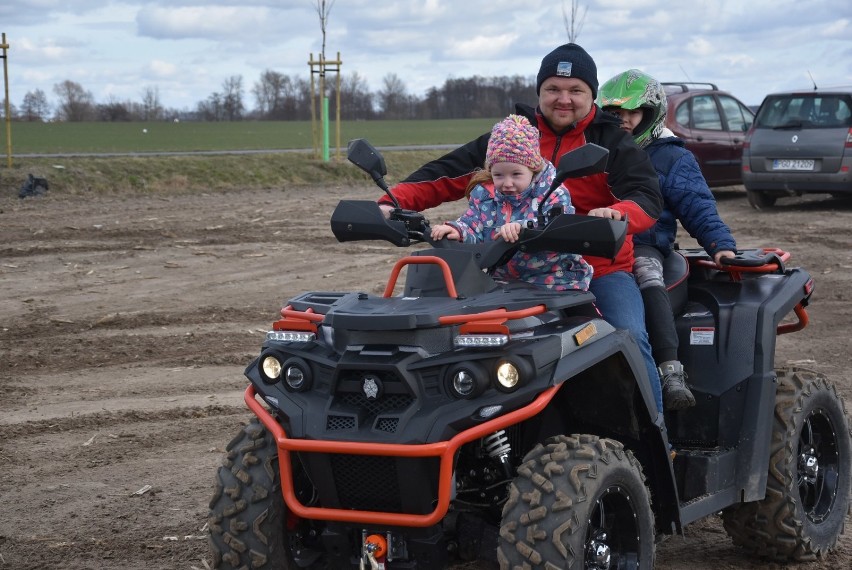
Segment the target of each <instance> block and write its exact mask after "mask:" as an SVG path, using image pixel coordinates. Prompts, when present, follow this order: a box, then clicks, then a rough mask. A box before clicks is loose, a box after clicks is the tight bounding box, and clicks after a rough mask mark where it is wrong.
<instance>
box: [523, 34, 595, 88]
mask: <svg viewBox="0 0 852 570" xmlns="http://www.w3.org/2000/svg"><path fill="white" fill-rule="evenodd" d="M554 76H556V77H575V78H577V79H580V80H582V81H584V82H586V84H587V85H588V86H589V87H591V88H592V99H596V98H597V96H598V67H597V66H596V65H595V60H593V59H592V56H590V55H589V54H588V53H586V50H584V49H583V48H581V47H580V46H578V45H577V44H565V45H562V46H559V47H558V48H556V49H555V50H553V51H552V52H550V53H549V54H547V55H546V56H544V59H542V60H541V68H539V70H538V77H537V78H536V83H535V93H536V95H538V93H539V91H541V84H542V83H544V80H545V79H547V78H548V77H554Z"/></svg>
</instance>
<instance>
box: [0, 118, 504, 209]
mask: <svg viewBox="0 0 852 570" xmlns="http://www.w3.org/2000/svg"><path fill="white" fill-rule="evenodd" d="M497 120H498V119H459V120H447V121H349V122H342V123H341V126H340V127H341V133H340V141H341V149H340V151H339V152H337V151H336V149H335V148H334V147H335V137H336V134H335V130H334V128H335V125H334V123H333V122H332V124H331V127H332V130H331V133H330V137H329V138H330V146H331V147H332V149H331V152H330V159H331V160H329V161H328V162H326V161H323V160H321V157H319V156H317V155H315V154H314V152H313V151H312V150H311V149H313V138H312V133H311V124H310V122H287V121H281V122H251V121H241V122H222V123H187V122H181V123H101V122H98V123H12V168H8V167H7V157H6V156H5V154H6V153H5V145H3V146H4V153H3V154H4V156H3V157H2V160H1V161H0V193H2V194H3V195H16V194H17V193H18V191H19V190H20V188H21V185H22V184H23V183H24V181H25V180H26V179H27V175H28V174H30V173H31V174H33V175H35V176H40V177H44V178H47V180H48V182H49V185H50V191H49V192H50V193H51V194H55V193H70V194H88V193H92V194H97V193H121V192H147V193H161V192H175V191H181V192H204V191H208V190H216V191H228V190H232V189H239V188H252V187H262V188H281V189H287V188H291V187H293V186H300V185H311V184H349V183H355V182H358V183H360V182H367V183H369V180H368V179H369V177H368V176H366V175H365V174H364V173H362V172H361V171H360V170H358V169H357V168H355V167H354V166H353V165H351V164H349V163H348V162H347V161H346V144H347V142H348V141H349V140H351V139H353V138H366V139H367V140H369V141H370V142H371V143H373V144H374V145H375V146H379V147H381V146H409V145H414V146H416V145H454V144H462V143H465V142H467V141H469V140H472V139H473V138H475V137H477V136H479V135H481V134H482V133H485V132H488V131H489V130H491V127H492V126H493V125H494V123H495V122H496V121H497ZM143 129H146V130H147V132H145V133H143ZM4 140H5V137H4ZM293 149H295V150H296V152H283V153H282V152H270V153H253V154H229V151H246V150H248V151H257V150H261V151H262V150H270V151H280V150H293ZM298 149H308V150H306V151H305V152H298ZM193 151H212V152H218V153H222V154H213V155H188V156H187V155H180V156H165V155H158V154H145V153H157V152H193ZM445 152H447V151H446V150H440V149H439V150H414V151H389V152H385V153H384V154H385V161H386V163H387V167H388V176H387V181H388V183H389V184H393V183H394V182H395V181H399V180H401V179H402V178H405V176H407V175H408V174H409V173H411V172H413V171H414V170H415V169H416V168H418V167H419V166H420V165H422V164H424V163H425V162H427V161H429V160H432V159H433V158H437V157H438V156H440V155H442V154H444V153H445ZM98 153H107V154H110V153H116V154H122V153H142V154H141V155H135V156H134V155H127V156H93V155H97V154H98ZM35 155H48V156H35ZM60 155H64V156H60ZM86 155H89V156H86Z"/></svg>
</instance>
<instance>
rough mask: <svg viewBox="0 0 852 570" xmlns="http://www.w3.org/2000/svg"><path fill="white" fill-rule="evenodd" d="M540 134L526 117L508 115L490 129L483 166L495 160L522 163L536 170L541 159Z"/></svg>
mask: <svg viewBox="0 0 852 570" xmlns="http://www.w3.org/2000/svg"><path fill="white" fill-rule="evenodd" d="M540 137H541V134H540V133H539V132H538V129H537V128H535V127H534V126H532V125H531V124H530V122H529V120H527V118H526V117H522V116H521V115H509V116H508V117H506V118H505V119H503V120H502V121H500V122H499V123H497V124H496V125H494V128H493V129H492V130H491V138H490V139H488V150H487V151H486V152H485V168H488V169H490V168H491V165H493V164H494V163H495V162H511V163H512V164H522V165H524V166H526V167H528V168H530V169H531V170H533V171H535V172H537V171H539V170H541V166H542V162H543V159H542V158H541V152H540V151H539V148H538V144H539V138H540Z"/></svg>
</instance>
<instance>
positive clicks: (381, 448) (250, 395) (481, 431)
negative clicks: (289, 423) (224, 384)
mask: <svg viewBox="0 0 852 570" xmlns="http://www.w3.org/2000/svg"><path fill="white" fill-rule="evenodd" d="M560 387H561V386H552V387H550V388H548V389H546V390H544V391H543V392H542V393H541V394H539V395H538V396H537V397H536V398H535V399H534V400H533V401H532V402H530V403H529V404H527V405H526V406H524V407H522V408H519V409H517V410H514V411H511V412H509V413H507V414H504V415H502V416H500V417H497V418H494V419H493V420H489V421H486V422H484V423H481V424H479V425H477V426H475V427H472V428H470V429H468V430H465V431H463V432H460V433H458V434H457V435H455V436H454V437H453V438H451V439H449V440H447V441H441V442H437V443H425V444H398V443H374V442H361V441H330V440H309V439H291V438H289V437H288V436H287V433H286V432H285V431H284V428H283V427H282V426H281V424H280V423H279V422H278V421H277V420H276V419H275V418H274V417H273V416H272V414H270V413H269V411H268V410H267V409H266V407H265V406H263V404H261V403H260V401H258V400H257V398H256V397H255V395H256V391H255V389H254V386H251V385H249V386H248V388H246V391H245V402H246V404H247V405H248V407H249V408H251V410H252V411H253V412H254V413H255V414H256V415H257V417H258V418H259V419H260V421H261V422H262V423H263V425H264V426H265V427H266V429H267V430H269V432H270V433H271V434H272V436H273V437H274V438H275V442H276V445H277V447H278V464H279V467H280V471H281V490H282V493H283V495H284V502H285V503H286V504H287V508H289V509H290V512H291V513H293V514H294V515H296V516H299V517H302V518H306V519H316V520H327V521H341V522H349V523H358V524H363V525H389V526H404V527H429V526H433V525H435V524H437V523H438V522H439V521H440V520H441V519H443V518H444V516H445V515H446V514H447V511H448V510H449V507H450V496H451V493H452V491H453V488H452V486H453V464H454V459H455V456H456V452H457V451H458V450H459V448H460V447H461V446H463V445H465V444H466V443H469V442H471V441H474V440H477V439H480V438H482V437H485V436H487V435H489V434H492V433H494V432H495V431H497V430H500V429H505V428H507V427H509V426H511V425H514V424H517V423H519V422H522V421H524V420H526V419H529V418H531V417H532V416H534V415H536V414H538V413H539V412H541V411H542V410H543V409H544V408H545V407H546V406H547V405H548V403H549V402H550V401H551V400H552V399H553V397H554V396H555V395H556V393H557V392H558V391H559V389H560ZM293 452H302V453H323V454H327V453H338V454H348V455H372V456H383V457H392V458H398V457H413V458H426V457H437V458H439V460H440V468H439V473H438V496H437V504H436V506H435V509H434V510H433V511H432V512H431V513H426V514H411V513H392V512H381V511H366V510H350V509H338V508H325V507H308V506H305V505H303V504H302V503H301V502H300V501H299V499H298V498H297V497H296V493H295V491H294V484H293V468H292V460H291V456H290V454H291V453H293Z"/></svg>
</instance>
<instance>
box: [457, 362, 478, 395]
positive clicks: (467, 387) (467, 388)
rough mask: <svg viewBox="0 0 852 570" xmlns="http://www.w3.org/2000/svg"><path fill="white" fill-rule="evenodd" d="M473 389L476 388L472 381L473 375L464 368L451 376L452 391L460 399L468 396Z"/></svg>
mask: <svg viewBox="0 0 852 570" xmlns="http://www.w3.org/2000/svg"><path fill="white" fill-rule="evenodd" d="M474 388H476V382H474V380H473V375H472V374H471V373H470V372H468V371H467V370H465V369H464V368H462V369H461V370H458V371H457V372H456V373H455V375H453V390H455V392H456V393H457V394H458V395H459V396H461V397H462V398H466V397H467V396H470V395H471V394H472V393H473V390H474Z"/></svg>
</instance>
